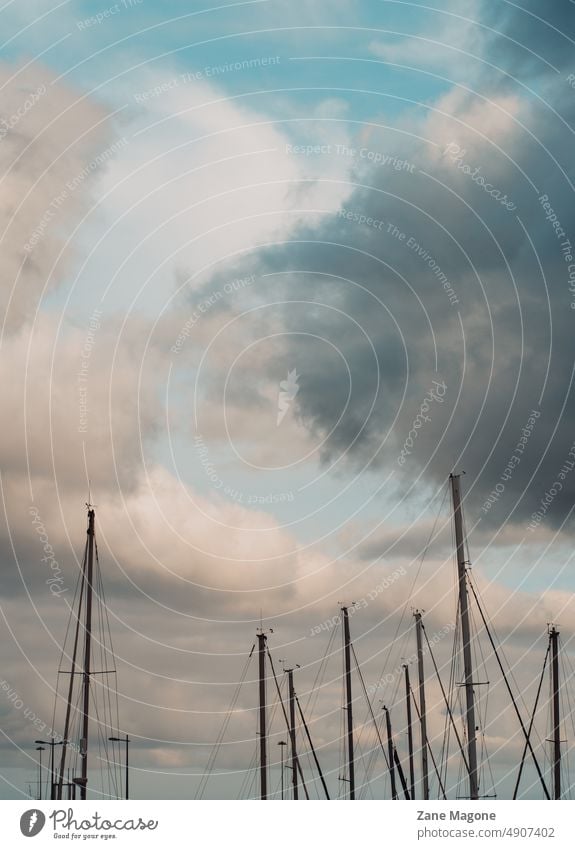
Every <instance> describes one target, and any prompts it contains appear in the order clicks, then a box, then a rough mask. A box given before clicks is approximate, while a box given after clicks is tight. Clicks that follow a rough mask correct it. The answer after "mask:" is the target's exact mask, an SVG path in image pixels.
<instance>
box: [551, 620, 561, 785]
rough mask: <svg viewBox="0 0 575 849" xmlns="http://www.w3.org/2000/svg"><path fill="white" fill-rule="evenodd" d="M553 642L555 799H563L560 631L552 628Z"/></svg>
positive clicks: (552, 687) (552, 684) (552, 683)
mask: <svg viewBox="0 0 575 849" xmlns="http://www.w3.org/2000/svg"><path fill="white" fill-rule="evenodd" d="M549 639H550V641H551V690H552V692H553V798H554V799H560V798H561V713H560V710H561V708H560V700H559V631H558V630H557V628H555V627H552V628H551V630H550V631H549Z"/></svg>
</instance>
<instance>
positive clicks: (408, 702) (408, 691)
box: [403, 663, 415, 799]
mask: <svg viewBox="0 0 575 849" xmlns="http://www.w3.org/2000/svg"><path fill="white" fill-rule="evenodd" d="M403 668H404V670H405V708H406V711H407V751H408V754H409V798H410V799H415V767H414V764H413V725H412V720H411V685H410V683H409V667H408V665H407V663H406V664H405V666H404V667H403Z"/></svg>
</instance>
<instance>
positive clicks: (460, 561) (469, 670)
mask: <svg viewBox="0 0 575 849" xmlns="http://www.w3.org/2000/svg"><path fill="white" fill-rule="evenodd" d="M459 477H460V476H459V475H450V476H449V479H450V481H451V493H452V496H453V518H454V524H455V545H456V549H457V576H458V583H459V613H460V616H461V638H462V641H463V675H464V684H465V703H466V712H465V713H466V722H465V724H466V727H467V760H468V764H469V798H470V799H479V781H478V776H477V740H476V727H475V692H474V689H473V665H472V659H471V629H470V625H469V604H468V598H467V571H466V565H467V561H466V559H465V542H464V539H463V515H462V511H461V488H460V482H459Z"/></svg>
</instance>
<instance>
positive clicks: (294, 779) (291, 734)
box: [285, 669, 298, 800]
mask: <svg viewBox="0 0 575 849" xmlns="http://www.w3.org/2000/svg"><path fill="white" fill-rule="evenodd" d="M285 671H286V672H287V676H288V692H289V737H290V748H291V768H292V788H293V798H294V799H295V800H297V799H298V775H297V772H298V761H297V748H296V734H295V690H294V685H293V669H286V670H285Z"/></svg>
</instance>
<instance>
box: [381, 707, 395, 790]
mask: <svg viewBox="0 0 575 849" xmlns="http://www.w3.org/2000/svg"><path fill="white" fill-rule="evenodd" d="M383 710H384V713H385V728H386V732H387V757H388V759H389V777H390V779H391V798H392V799H397V785H396V783H395V758H394V756H393V754H394V750H393V737H392V736H391V717H390V715H389V710H388V709H387V708H386V706H385V705H384V706H383Z"/></svg>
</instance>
